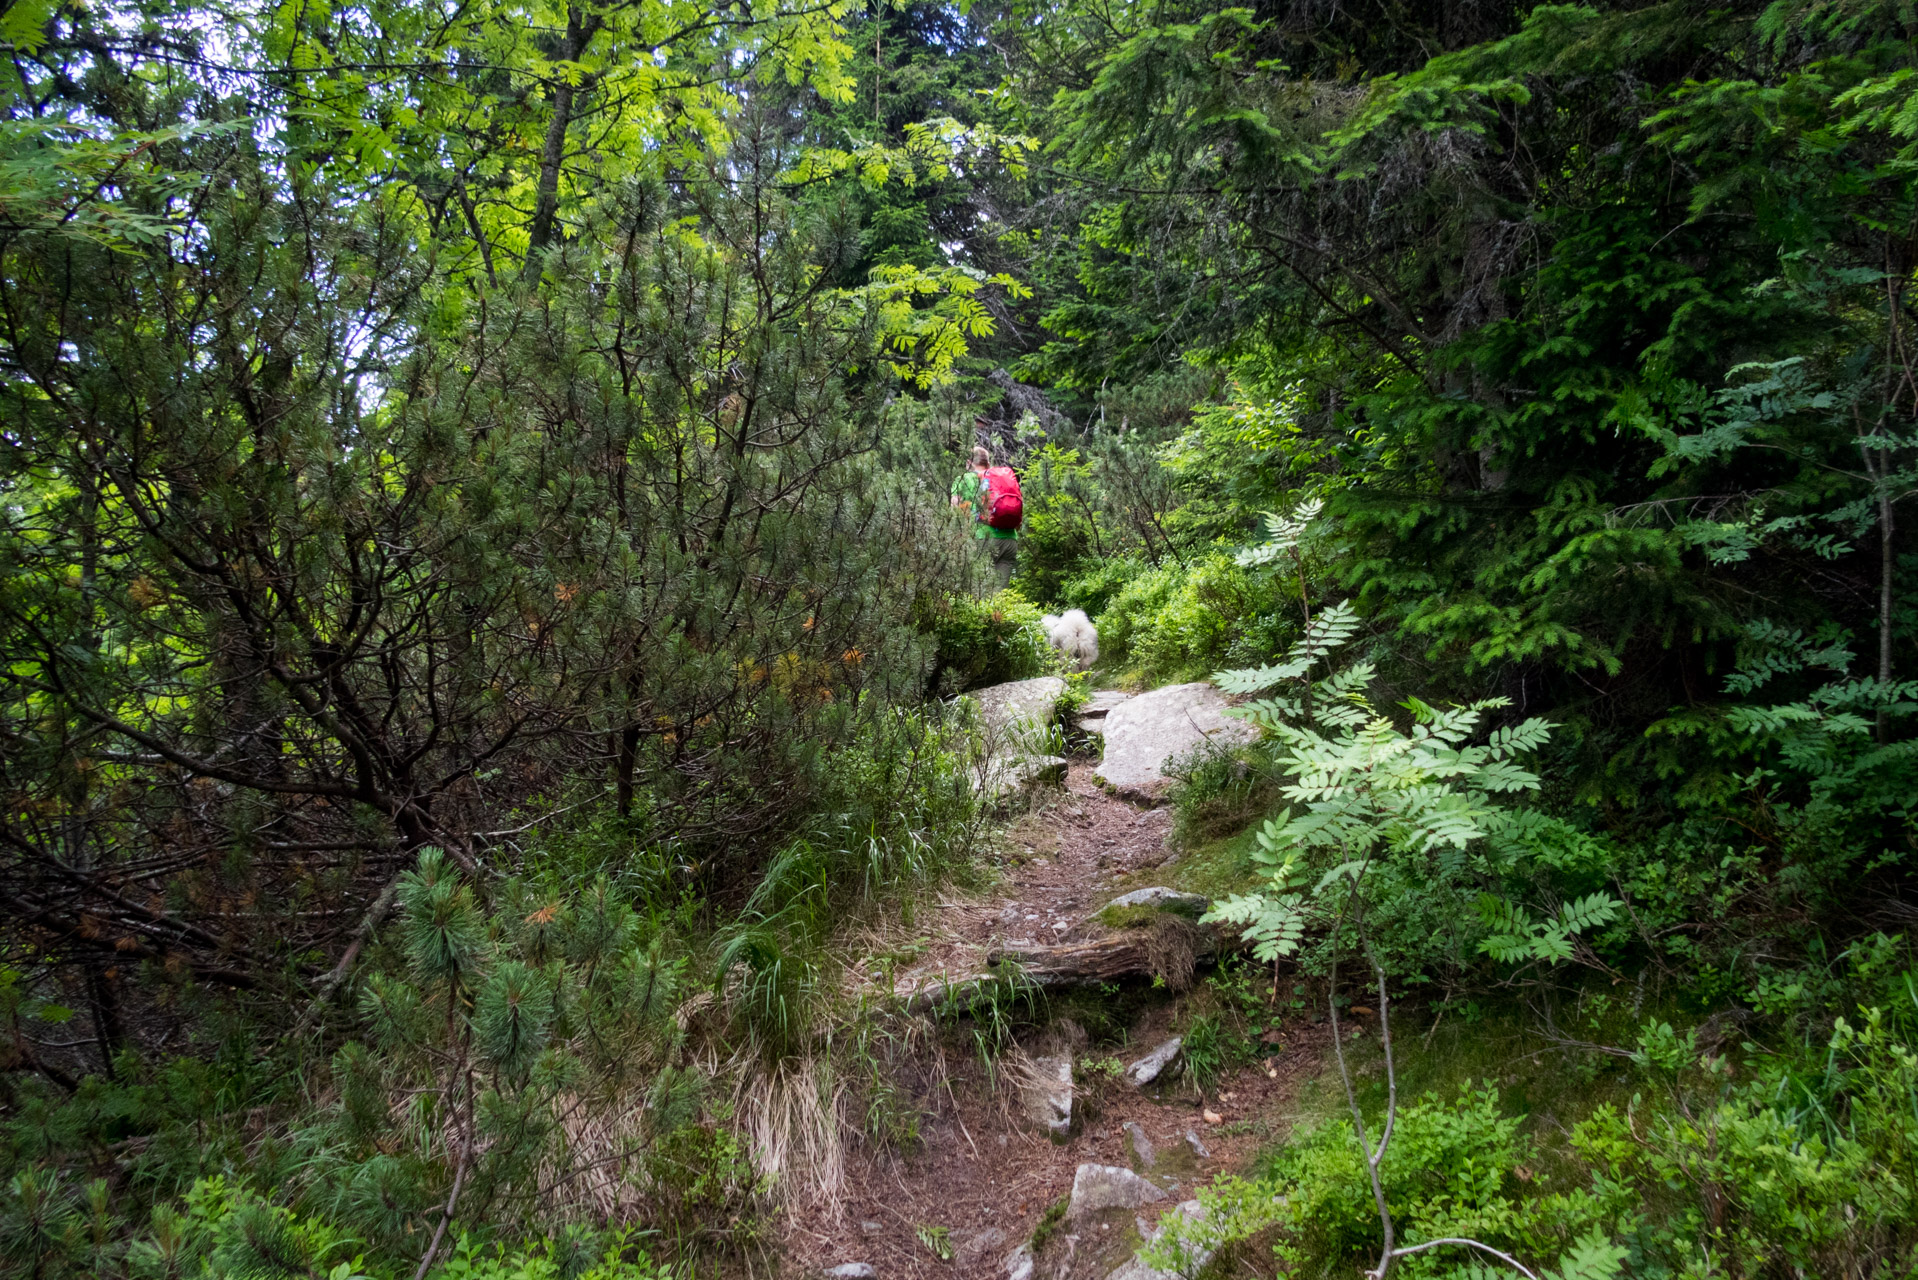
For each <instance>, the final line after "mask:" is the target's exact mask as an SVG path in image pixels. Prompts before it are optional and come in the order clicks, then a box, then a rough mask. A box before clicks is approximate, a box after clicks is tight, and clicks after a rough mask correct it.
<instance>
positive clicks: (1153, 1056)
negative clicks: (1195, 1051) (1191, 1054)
mask: <svg viewBox="0 0 1918 1280" xmlns="http://www.w3.org/2000/svg"><path fill="white" fill-rule="evenodd" d="M1184 1043H1185V1040H1184V1039H1183V1038H1182V1037H1180V1036H1173V1037H1172V1038H1171V1039H1170V1040H1167V1041H1166V1042H1165V1043H1164V1044H1162V1045H1160V1046H1159V1047H1158V1048H1156V1049H1154V1050H1153V1051H1152V1052H1151V1053H1148V1054H1147V1055H1146V1056H1145V1057H1143V1058H1140V1059H1139V1060H1138V1061H1137V1062H1135V1063H1133V1064H1132V1065H1131V1066H1129V1067H1127V1068H1126V1069H1125V1078H1126V1081H1127V1082H1128V1083H1129V1084H1131V1085H1132V1087H1133V1088H1135V1089H1143V1088H1145V1087H1146V1086H1147V1085H1149V1084H1151V1083H1152V1082H1153V1081H1154V1080H1157V1079H1158V1078H1159V1075H1160V1073H1161V1072H1163V1071H1164V1070H1165V1069H1166V1067H1168V1066H1169V1065H1171V1063H1172V1060H1173V1059H1174V1058H1176V1057H1178V1056H1179V1047H1180V1046H1181V1045H1183V1044H1184Z"/></svg>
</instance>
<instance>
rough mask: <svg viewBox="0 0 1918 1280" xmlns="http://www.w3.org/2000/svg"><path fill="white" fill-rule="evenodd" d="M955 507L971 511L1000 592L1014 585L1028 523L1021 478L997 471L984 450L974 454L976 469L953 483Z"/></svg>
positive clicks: (974, 531)
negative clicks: (1023, 525) (1023, 527)
mask: <svg viewBox="0 0 1918 1280" xmlns="http://www.w3.org/2000/svg"><path fill="white" fill-rule="evenodd" d="M952 505H953V506H955V507H971V508H972V514H973V520H972V536H973V537H975V538H977V539H979V547H980V550H982V551H984V552H985V553H986V554H987V556H989V557H990V558H991V560H992V572H993V576H994V578H996V579H997V581H998V584H999V590H1001V591H1004V590H1005V589H1006V585H1007V584H1008V583H1010V582H1011V581H1012V571H1013V569H1014V568H1015V567H1016V566H1017V564H1018V560H1019V526H1020V524H1021V523H1023V522H1024V520H1025V506H1024V501H1023V499H1022V498H1021V497H1020V494H1019V477H1018V476H1016V475H1014V474H1013V473H1012V468H1011V467H995V466H993V465H992V455H991V454H989V453H987V452H986V451H985V450H984V449H983V448H975V449H974V450H973V451H972V466H971V467H970V468H968V469H967V470H965V471H962V472H960V473H959V478H958V479H957V480H954V481H953V482H952Z"/></svg>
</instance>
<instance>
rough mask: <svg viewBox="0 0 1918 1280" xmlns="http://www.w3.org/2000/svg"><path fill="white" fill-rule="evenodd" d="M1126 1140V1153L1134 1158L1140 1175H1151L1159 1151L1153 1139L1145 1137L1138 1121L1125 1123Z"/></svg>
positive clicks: (1133, 1161) (1133, 1160)
mask: <svg viewBox="0 0 1918 1280" xmlns="http://www.w3.org/2000/svg"><path fill="white" fill-rule="evenodd" d="M1125 1140H1126V1152H1127V1154H1128V1155H1130V1156H1131V1157H1132V1163H1133V1164H1134V1166H1136V1167H1137V1169H1138V1170H1139V1172H1140V1173H1150V1172H1151V1171H1152V1165H1153V1162H1154V1161H1155V1160H1157V1159H1158V1157H1159V1151H1158V1148H1156V1147H1154V1146H1153V1145H1152V1139H1150V1138H1148V1137H1146V1136H1145V1130H1144V1129H1141V1128H1140V1127H1139V1125H1138V1122H1137V1121H1135V1120H1128V1121H1126V1122H1125Z"/></svg>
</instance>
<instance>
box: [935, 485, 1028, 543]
mask: <svg viewBox="0 0 1918 1280" xmlns="http://www.w3.org/2000/svg"><path fill="white" fill-rule="evenodd" d="M952 496H953V497H955V498H959V499H961V500H962V501H964V502H967V503H970V504H971V506H972V536H973V537H975V538H1016V537H1018V536H1019V531H1018V530H1017V529H995V528H993V527H992V526H991V525H989V524H987V523H986V482H985V479H984V477H982V476H981V475H980V474H979V473H978V472H977V471H974V470H973V469H972V468H970V467H968V468H966V469H965V470H964V471H961V472H960V473H959V478H958V479H957V480H954V481H953V482H952Z"/></svg>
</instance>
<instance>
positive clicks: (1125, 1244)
mask: <svg viewBox="0 0 1918 1280" xmlns="http://www.w3.org/2000/svg"><path fill="white" fill-rule="evenodd" d="M1169 816H1170V815H1169V813H1168V811H1166V810H1163V809H1140V808H1137V807H1135V806H1133V805H1131V804H1128V803H1126V802H1124V801H1122V800H1118V799H1115V798H1113V797H1111V796H1109V795H1108V794H1106V793H1105V792H1104V790H1103V789H1102V788H1101V787H1100V785H1099V784H1098V782H1097V781H1096V780H1095V779H1094V777H1093V766H1092V765H1091V764H1090V763H1087V762H1075V763H1073V764H1072V765H1071V766H1070V768H1069V769H1068V772H1067V776H1066V780H1065V784H1064V786H1063V788H1062V789H1061V788H1053V789H1044V790H1041V791H1040V792H1038V793H1037V795H1036V797H1035V799H1034V801H1033V807H1032V808H1031V809H1030V811H1029V812H1027V813H1026V814H1025V815H1024V816H1023V817H1021V818H1020V819H1019V820H1017V821H1016V822H1014V823H1012V824H1011V825H1010V826H1009V827H1008V828H1007V829H1006V830H1005V831H1004V833H1003V835H1002V839H1001V849H1002V850H1003V863H1002V869H1001V870H1002V873H1001V875H1000V877H999V880H998V882H997V884H996V885H994V886H993V888H992V890H991V892H989V893H988V894H985V895H982V896H979V897H976V898H973V899H969V900H955V901H948V902H942V903H940V904H939V908H938V911H937V912H936V915H935V914H934V913H927V914H926V915H925V916H922V917H921V919H920V921H919V926H920V927H919V929H918V933H919V935H920V936H919V937H916V938H914V939H913V944H912V946H911V947H910V948H908V950H907V954H905V955H901V956H898V960H899V962H898V963H893V964H881V965H877V966H874V967H871V968H865V967H862V968H861V969H860V970H859V971H858V972H857V974H856V975H855V977H856V981H858V982H860V983H863V984H867V988H868V992H869V994H871V995H873V996H883V995H886V994H890V993H891V992H896V993H905V992H908V991H910V990H913V989H917V988H919V987H922V986H923V985H924V984H925V983H927V982H929V981H932V980H934V979H936V978H938V977H939V976H940V975H942V974H943V975H953V976H961V975H966V974H972V973H977V972H979V970H980V967H981V962H982V960H983V957H984V955H985V953H986V952H987V951H988V950H989V949H991V948H992V947H995V946H1002V945H1008V944H1010V945H1014V946H1016V945H1018V944H1019V943H1021V942H1022V941H1030V942H1040V943H1051V942H1071V941H1085V940H1091V939H1093V938H1096V937H1098V936H1100V935H1102V934H1104V933H1105V932H1107V930H1106V928H1105V926H1104V925H1102V924H1100V923H1099V922H1098V921H1097V920H1096V919H1094V918H1093V916H1094V914H1095V913H1096V912H1097V911H1098V910H1099V909H1100V908H1102V907H1103V906H1104V905H1105V904H1106V903H1108V902H1110V901H1111V899H1112V898H1113V897H1115V896H1117V895H1119V894H1122V893H1125V892H1127V891H1129V890H1132V889H1137V888H1144V887H1147V886H1150V885H1155V884H1161V883H1164V882H1165V880H1164V877H1163V874H1162V873H1158V872H1157V869H1158V868H1160V867H1161V866H1162V864H1164V863H1166V862H1167V861H1168V859H1169V857H1170V856H1171V855H1170V854H1169V850H1168V840H1167V837H1168V834H1169V831H1170V825H1171V824H1170V822H1169V821H1168V819H1169ZM877 953H878V952H877V951H875V954H877ZM894 954H895V955H897V952H895V953H894ZM1203 972H1204V971H1203V970H1202V971H1201V973H1202V974H1203ZM1135 985H1137V986H1138V987H1140V988H1144V986H1145V984H1144V983H1139V984H1135ZM888 987H890V989H891V992H888V990H887V989H888ZM1119 1007H1122V1008H1124V1009H1126V1010H1128V1012H1127V1013H1126V1014H1125V1015H1123V1019H1124V1020H1123V1022H1122V1023H1121V1024H1120V1025H1118V1026H1113V1025H1111V1024H1110V1023H1108V1024H1107V1025H1104V1026H1101V1027H1098V1028H1096V1029H1095V1031H1094V1033H1093V1034H1092V1035H1090V1036H1089V1035H1088V1033H1087V1032H1086V1030H1085V1029H1084V1028H1082V1027H1080V1026H1079V1025H1078V1024H1077V1023H1076V1022H1075V1021H1074V1020H1073V1009H1072V1005H1071V1002H1070V1001H1059V1000H1054V1001H1052V1002H1050V1004H1049V1005H1048V1007H1046V1008H1045V1009H1044V1013H1045V1014H1046V1015H1047V1021H1046V1024H1045V1025H1044V1026H1043V1027H1041V1028H1038V1029H1035V1030H1034V1031H1032V1032H1030V1033H1029V1034H1026V1035H1022V1036H1021V1037H1020V1041H1021V1044H1020V1050H1024V1049H1027V1048H1034V1047H1037V1046H1044V1047H1051V1048H1056V1047H1058V1046H1059V1045H1060V1044H1061V1043H1062V1042H1063V1044H1064V1046H1065V1047H1066V1048H1068V1049H1070V1050H1071V1051H1072V1052H1073V1056H1074V1058H1075V1060H1076V1061H1075V1070H1074V1076H1075V1088H1074V1098H1073V1106H1074V1108H1075V1111H1076V1113H1077V1114H1076V1116H1075V1119H1074V1124H1073V1129H1072V1135H1071V1137H1070V1139H1069V1140H1066V1141H1054V1140H1053V1139H1052V1138H1051V1137H1049V1136H1048V1135H1047V1134H1046V1133H1045V1132H1044V1131H1043V1130H1042V1129H1040V1128H1039V1127H1038V1126H1036V1125H1035V1124H1034V1123H1033V1122H1032V1121H1031V1120H1029V1119H1028V1118H1027V1117H1026V1115H1025V1114H1024V1111H1023V1109H1022V1107H1021V1105H1020V1098H1019V1090H1018V1088H1017V1086H1016V1084H1015V1083H1014V1080H1013V1079H1012V1077H1013V1076H1015V1075H1016V1071H1017V1061H1018V1059H1019V1057H1020V1056H1021V1055H1020V1050H1015V1051H1013V1052H1010V1053H1008V1054H1006V1055H1003V1056H1002V1057H1001V1058H1000V1059H999V1060H998V1061H997V1063H996V1064H995V1065H994V1066H993V1067H992V1068H990V1069H989V1068H988V1067H987V1065H986V1064H985V1062H984V1060H983V1059H981V1058H980V1057H978V1056H977V1055H976V1054H969V1053H966V1052H964V1051H963V1050H956V1049H955V1048H954V1047H953V1045H952V1044H951V1043H950V1042H949V1041H941V1042H937V1043H935V1044H934V1045H933V1046H932V1049H931V1056H932V1057H933V1058H934V1059H936V1062H935V1065H934V1066H933V1067H932V1069H930V1070H928V1071H927V1072H926V1073H925V1074H924V1076H923V1078H921V1079H920V1080H919V1081H918V1082H917V1087H916V1088H915V1089H914V1090H913V1092H914V1094H915V1099H914V1100H915V1102H916V1103H917V1104H918V1105H919V1106H920V1107H921V1109H922V1114H923V1120H922V1123H921V1127H920V1139H919V1141H918V1142H917V1143H916V1144H912V1145H911V1147H910V1149H909V1150H905V1151H900V1150H895V1149H884V1150H875V1149H874V1148H872V1147H871V1146H870V1145H862V1147H861V1148H860V1149H857V1150H852V1151H848V1152H847V1157H846V1164H847V1167H846V1177H845V1184H844V1190H843V1194H842V1196H841V1197H840V1198H839V1199H838V1200H837V1201H836V1202H835V1203H830V1204H826V1203H816V1204H812V1205H795V1206H793V1207H792V1208H790V1209H789V1210H788V1212H787V1214H786V1215H785V1218H784V1221H783V1226H782V1232H781V1234H782V1235H783V1237H784V1246H785V1248H784V1252H785V1254H786V1257H787V1259H788V1260H789V1261H790V1262H791V1263H794V1264H797V1273H798V1274H817V1273H818V1272H819V1271H821V1270H823V1269H825V1268H829V1267H833V1266H837V1265H839V1264H842V1263H847V1262H863V1263H867V1264H869V1265H871V1266H872V1267H873V1268H874V1270H875V1271H876V1273H877V1276H878V1277H879V1280H898V1278H901V1277H934V1276H967V1277H972V1276H977V1277H990V1276H1000V1275H1003V1274H1004V1264H1005V1260H1006V1257H1007V1255H1008V1254H1009V1253H1010V1252H1011V1251H1012V1250H1014V1249H1015V1248H1016V1247H1017V1246H1019V1245H1020V1244H1022V1243H1025V1242H1026V1241H1027V1240H1029V1239H1030V1238H1031V1237H1032V1235H1033V1232H1034V1229H1035V1228H1036V1227H1037V1226H1038V1225H1039V1223H1040V1221H1041V1219H1042V1218H1043V1217H1044V1216H1045V1215H1046V1212H1047V1210H1048V1208H1049V1207H1051V1206H1053V1205H1054V1204H1055V1203H1059V1202H1062V1200H1063V1198H1064V1197H1065V1196H1066V1195H1067V1193H1068V1192H1069V1191H1070V1190H1071V1188H1072V1182H1073V1176H1074V1172H1075V1170H1076V1169H1077V1168H1078V1166H1079V1165H1081V1164H1085V1163H1093V1164H1106V1165H1117V1166H1121V1167H1128V1166H1129V1165H1130V1163H1131V1162H1130V1159H1129V1155H1130V1153H1129V1143H1128V1137H1127V1134H1126V1132H1125V1129H1124V1126H1125V1125H1126V1124H1127V1123H1128V1122H1131V1123H1135V1124H1137V1125H1138V1126H1139V1128H1140V1129H1141V1130H1142V1131H1143V1132H1144V1134H1145V1136H1146V1137H1147V1138H1148V1139H1150V1141H1151V1142H1152V1143H1153V1144H1154V1145H1155V1146H1156V1147H1158V1148H1159V1150H1160V1151H1161V1152H1162V1153H1170V1155H1171V1158H1170V1159H1169V1160H1168V1159H1162V1161H1161V1164H1160V1166H1159V1167H1158V1172H1157V1175H1156V1176H1157V1180H1159V1181H1160V1182H1161V1184H1162V1185H1163V1186H1164V1187H1165V1189H1166V1191H1167V1193H1168V1194H1167V1198H1166V1200H1165V1201H1164V1202H1162V1203H1160V1204H1155V1205H1150V1206H1147V1207H1146V1209H1145V1210H1144V1211H1143V1212H1142V1213H1141V1215H1140V1218H1141V1220H1142V1223H1144V1224H1149V1223H1150V1222H1151V1221H1152V1220H1154V1219H1155V1218H1156V1216H1157V1215H1158V1214H1159V1213H1161V1212H1164V1211H1165V1210H1167V1209H1170V1208H1171V1207H1173V1206H1174V1205H1175V1204H1177V1203H1178V1202H1180V1201H1182V1200H1185V1199H1188V1198H1190V1196H1191V1194H1192V1188H1193V1187H1194V1186H1196V1185H1198V1184H1200V1183H1203V1182H1206V1181H1209V1180H1210V1179H1211V1178H1213V1177H1215V1176H1217V1175H1219V1174H1221V1173H1232V1172H1238V1171H1241V1170H1242V1169H1243V1168H1244V1166H1245V1165H1246V1163H1247V1162H1248V1161H1249V1160H1250V1158H1251V1157H1252V1156H1253V1155H1254V1154H1255V1153H1256V1152H1257V1151H1259V1150H1260V1149H1263V1148H1265V1147H1267V1146H1269V1145H1270V1144H1271V1143H1272V1142H1273V1141H1274V1140H1275V1139H1276V1138H1278V1137H1280V1136H1283V1134H1284V1133H1286V1132H1288V1131H1289V1130H1290V1128H1291V1125H1292V1121H1293V1120H1294V1118H1295V1114H1296V1111H1295V1104H1296V1102H1297V1100H1298V1096H1299V1093H1300V1088H1301V1086H1302V1085H1303V1084H1304V1083H1305V1082H1306V1081H1308V1080H1310V1079H1312V1078H1313V1077H1315V1076H1317V1075H1318V1074H1319V1072H1320V1071H1321V1070H1322V1068H1323V1063H1324V1059H1325V1056H1326V1051H1327V1049H1328V1047H1329V1043H1330V1042H1329V1040H1328V1039H1327V1038H1326V1036H1327V1032H1326V1031H1325V1030H1324V1029H1323V1028H1322V1027H1317V1026H1313V1025H1310V1024H1308V1023H1305V1022H1299V1023H1298V1024H1296V1025H1289V1026H1288V1027H1287V1028H1286V1029H1285V1032H1284V1034H1283V1035H1282V1036H1275V1037H1272V1039H1274V1040H1276V1041H1277V1043H1274V1044H1272V1045H1270V1046H1269V1053H1270V1056H1269V1057H1266V1058H1262V1059H1260V1060H1258V1061H1257V1062H1255V1063H1250V1064H1245V1065H1241V1066H1238V1067H1236V1068H1228V1069H1227V1070H1225V1071H1223V1072H1222V1073H1221V1075H1220V1077H1219V1078H1218V1080H1216V1081H1215V1082H1214V1084H1213V1087H1212V1088H1210V1089H1207V1090H1205V1091H1204V1092H1203V1093H1201V1091H1200V1090H1199V1089H1198V1088H1197V1087H1196V1086H1195V1085H1194V1084H1193V1083H1192V1080H1191V1077H1190V1075H1189V1074H1187V1073H1184V1072H1181V1071H1169V1072H1167V1075H1168V1076H1174V1075H1176V1077H1177V1078H1176V1079H1172V1080H1170V1081H1169V1082H1166V1083H1162V1084H1160V1085H1157V1086H1155V1087H1153V1088H1150V1089H1147V1090H1141V1089H1137V1088H1134V1087H1133V1086H1132V1085H1130V1084H1129V1083H1127V1082H1126V1081H1125V1080H1124V1079H1123V1078H1122V1076H1121V1073H1120V1070H1119V1068H1120V1066H1121V1065H1122V1063H1124V1062H1129V1061H1131V1060H1133V1059H1136V1058H1138V1057H1141V1056H1143V1055H1144V1054H1145V1053H1146V1052H1148V1051H1149V1050H1150V1049H1151V1048H1152V1047H1154V1046H1155V1045H1157V1044H1159V1043H1161V1042H1163V1041H1164V1040H1165V1039H1167V1038H1168V1037H1170V1036H1171V1035H1173V1034H1175V1033H1176V1032H1177V1030H1178V1029H1179V1028H1177V1027H1175V1025H1174V1023H1175V1019H1176V1018H1177V1016H1178V1013H1179V1009H1178V1002H1177V1000H1176V998H1175V997H1173V996H1172V995H1171V994H1170V993H1168V992H1165V991H1163V990H1141V991H1139V992H1136V993H1134V998H1132V999H1130V1000H1122V1001H1120V1002H1119ZM1028 1042H1030V1043H1028ZM1207 1112H1210V1113H1211V1115H1212V1116H1213V1117H1216V1118H1217V1119H1216V1122H1214V1123H1207V1114H1206V1113H1207ZM1188 1132H1190V1133H1191V1134H1192V1135H1193V1136H1194V1137H1195V1138H1196V1139H1198V1143H1199V1145H1200V1146H1202V1147H1203V1148H1204V1149H1205V1151H1206V1152H1207V1153H1208V1154H1206V1155H1204V1156H1197V1155H1195V1154H1194V1152H1193V1147H1192V1145H1191V1144H1190V1143H1189V1142H1188V1140H1187V1137H1186V1135H1187V1134H1188ZM1099 1230H1100V1232H1103V1233H1104V1234H1105V1236H1106V1237H1108V1238H1105V1239H1102V1238H1098V1233H1094V1232H1091V1230H1090V1227H1089V1226H1088V1227H1087V1231H1088V1233H1089V1234H1094V1236H1095V1238H1093V1239H1090V1240H1081V1239H1079V1238H1078V1237H1077V1236H1075V1235H1073V1234H1072V1232H1071V1229H1070V1228H1069V1227H1063V1226H1062V1227H1061V1228H1060V1229H1059V1230H1058V1231H1057V1232H1056V1233H1053V1234H1054V1236H1055V1238H1054V1239H1053V1240H1052V1242H1051V1243H1050V1245H1049V1246H1048V1248H1046V1249H1044V1250H1042V1251H1041V1252H1040V1256H1039V1267H1038V1270H1037V1271H1036V1272H1035V1278H1036V1280H1068V1278H1069V1280H1081V1278H1085V1280H1104V1277H1105V1276H1106V1275H1107V1274H1108V1273H1109V1272H1110V1271H1111V1270H1112V1269H1113V1268H1115V1267H1116V1266H1118V1265H1119V1264H1120V1263H1122V1262H1124V1261H1125V1259H1126V1257H1128V1256H1129V1255H1130V1252H1131V1250H1132V1248H1133V1247H1134V1246H1135V1245H1136V1243H1137V1236H1136V1234H1134V1233H1132V1232H1129V1231H1126V1230H1124V1229H1123V1224H1121V1230H1119V1231H1116V1232H1115V1231H1113V1230H1112V1227H1111V1224H1110V1223H1107V1224H1102V1225H1101V1227H1100V1228H1099ZM1121 1237H1125V1239H1122V1238H1121ZM941 1246H946V1247H949V1250H950V1252H951V1253H952V1255H953V1256H952V1258H951V1259H950V1260H944V1259H942V1258H941V1257H940V1256H939V1252H940V1251H941Z"/></svg>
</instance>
